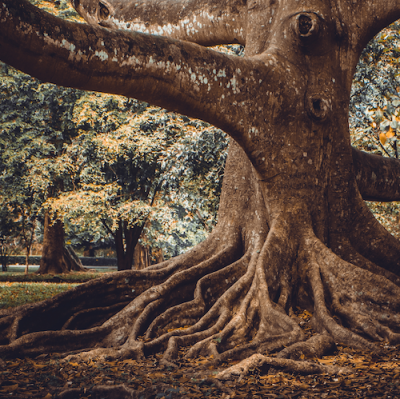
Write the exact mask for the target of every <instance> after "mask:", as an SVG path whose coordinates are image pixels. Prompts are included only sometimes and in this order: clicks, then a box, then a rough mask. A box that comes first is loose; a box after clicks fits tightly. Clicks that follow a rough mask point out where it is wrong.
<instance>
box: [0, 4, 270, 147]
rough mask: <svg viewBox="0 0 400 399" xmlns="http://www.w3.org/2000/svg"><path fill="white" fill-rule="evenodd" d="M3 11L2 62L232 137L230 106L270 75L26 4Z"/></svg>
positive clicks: (184, 45)
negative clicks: (203, 124)
mask: <svg viewBox="0 0 400 399" xmlns="http://www.w3.org/2000/svg"><path fill="white" fill-rule="evenodd" d="M1 3H2V4H1V5H0V19H1V24H0V59H1V60H2V61H4V62H6V63H9V64H10V65H12V66H14V67H16V68H18V69H20V70H22V71H24V72H26V73H29V74H30V75H32V76H34V77H37V78H39V79H41V80H44V81H49V82H52V83H55V84H57V85H61V86H69V87H75V88H78V89H83V90H95V91H102V92H107V93H112V94H120V95H124V96H127V97H134V98H137V99H139V100H144V101H147V102H150V103H152V104H155V105H159V106H161V107H164V108H167V109H169V110H173V111H177V112H179V113H182V114H186V115H188V116H192V117H195V118H199V119H203V120H206V121H208V122H210V123H212V124H214V125H216V126H218V127H220V128H221V129H223V130H226V131H228V132H230V133H231V134H232V132H233V134H232V135H234V134H235V130H237V129H236V128H235V127H236V126H238V125H239V123H238V122H239V120H238V119H240V116H239V115H237V114H236V113H232V112H230V110H231V108H232V102H233V101H234V100H235V101H237V103H239V102H242V104H244V102H248V101H249V99H250V94H249V93H255V92H256V91H257V90H259V89H260V82H261V81H262V78H264V77H265V76H266V75H268V74H267V72H268V71H267V70H266V65H265V63H264V62H262V61H260V60H249V59H243V58H239V57H234V56H228V55H225V54H221V53H218V52H215V51H213V50H210V49H207V48H204V47H202V46H198V45H196V44H192V43H189V42H185V41H177V40H174V39H169V38H165V37H160V36H152V35H147V34H143V33H129V32H121V31H110V30H108V29H104V28H100V27H96V26H89V25H85V24H77V23H71V22H67V21H63V20H61V19H59V18H56V17H54V16H51V15H50V14H48V13H45V12H43V11H41V10H39V9H38V8H36V7H34V6H32V5H31V4H29V3H28V2H27V1H26V0H3V1H2V2H1ZM249 71H251V73H249ZM260 93H262V92H261V91H260ZM253 96H254V95H253ZM252 100H253V98H252ZM244 106H245V104H244ZM260 112H261V111H260ZM252 119H253V118H252ZM252 119H251V121H252ZM251 121H250V122H251ZM243 128H244V131H246V129H248V126H243ZM237 133H238V134H237V135H236V137H235V138H237V137H239V136H240V134H239V132H237ZM239 138H240V137H239ZM239 141H240V140H239Z"/></svg>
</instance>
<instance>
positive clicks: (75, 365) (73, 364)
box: [69, 362, 79, 367]
mask: <svg viewBox="0 0 400 399" xmlns="http://www.w3.org/2000/svg"><path fill="white" fill-rule="evenodd" d="M69 364H70V365H71V366H73V367H78V366H79V364H78V363H72V362H69Z"/></svg>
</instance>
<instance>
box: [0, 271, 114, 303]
mask: <svg viewBox="0 0 400 399" xmlns="http://www.w3.org/2000/svg"><path fill="white" fill-rule="evenodd" d="M110 271H112V272H115V270H104V271H102V272H86V273H68V274H55V275H52V274H43V275H40V274H36V273H32V272H30V273H29V274H24V273H23V272H15V271H8V272H0V309H6V308H11V307H15V306H20V305H25V304H26V303H33V302H39V301H42V300H44V299H47V298H50V297H52V296H54V295H56V294H59V293H60V292H64V291H67V290H69V289H71V288H73V287H76V286H77V285H79V284H81V283H84V282H86V281H89V280H93V279H95V278H97V277H101V276H103V275H104V272H110Z"/></svg>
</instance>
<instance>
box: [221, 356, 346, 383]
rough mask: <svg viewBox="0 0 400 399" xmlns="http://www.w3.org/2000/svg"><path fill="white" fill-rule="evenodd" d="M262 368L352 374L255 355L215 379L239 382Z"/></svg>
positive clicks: (293, 371)
mask: <svg viewBox="0 0 400 399" xmlns="http://www.w3.org/2000/svg"><path fill="white" fill-rule="evenodd" d="M263 366H264V367H265V366H268V367H273V368H275V369H282V370H284V371H286V372H290V373H296V374H343V373H351V372H352V370H351V369H348V368H345V367H334V366H325V365H323V364H319V363H311V362H308V361H296V360H291V359H282V358H276V357H269V356H264V355H260V354H259V353H256V354H255V355H252V356H250V357H249V358H247V359H245V360H242V361H241V362H240V363H238V364H235V365H234V366H231V367H229V368H227V369H226V370H224V371H221V372H220V373H218V374H217V375H216V376H215V378H217V379H219V380H230V379H233V378H237V377H239V380H240V379H242V378H243V377H244V376H245V375H247V374H249V373H250V372H251V370H252V369H254V368H257V367H263Z"/></svg>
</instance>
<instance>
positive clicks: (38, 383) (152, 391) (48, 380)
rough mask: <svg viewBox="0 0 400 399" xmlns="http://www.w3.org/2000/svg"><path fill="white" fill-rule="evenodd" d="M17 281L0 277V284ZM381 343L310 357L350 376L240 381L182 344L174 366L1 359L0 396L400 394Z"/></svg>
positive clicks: (395, 367)
mask: <svg viewBox="0 0 400 399" xmlns="http://www.w3.org/2000/svg"><path fill="white" fill-rule="evenodd" d="M15 284H18V283H4V285H3V286H2V287H1V288H4V287H9V288H11V287H13V286H15ZM33 285H34V284H26V283H24V284H22V287H21V290H22V291H21V292H20V293H18V292H17V294H16V295H21V298H22V296H23V295H24V296H23V297H24V298H25V299H26V300H28V296H29V295H28V294H31V296H32V298H38V296H36V295H34V292H35V289H34V288H32V287H33ZM37 285H38V287H39V288H38V289H44V287H46V290H47V292H48V293H49V294H50V293H51V292H54V291H56V290H60V289H68V287H71V286H73V285H72V284H71V283H69V284H58V283H57V284H54V283H37ZM51 285H53V286H56V289H55V290H53V291H52V290H51V288H50V287H48V286H51ZM64 285H65V286H68V287H63V286H64ZM47 287H48V288H47ZM60 287H63V288H60ZM23 290H25V291H23ZM27 291H29V293H28V292H27ZM22 292H24V294H23V293H22ZM36 300H37V299H36ZM32 301H33V300H32ZM25 303H26V302H25ZM296 316H297V317H298V319H299V320H301V321H302V322H303V323H302V324H301V325H302V328H303V329H304V332H305V334H306V335H307V336H311V335H312V334H314V333H315V332H314V331H313V330H312V328H311V327H310V324H311V323H310V319H311V317H312V314H311V313H309V312H307V311H304V310H301V309H298V310H297V312H296ZM185 327H187V326H185ZM185 327H183V328H185ZM380 349H381V351H380V352H379V353H378V354H376V353H370V352H365V351H361V350H355V349H351V348H348V347H345V346H342V345H337V350H336V351H335V352H334V353H332V354H330V355H329V356H324V357H322V358H321V359H317V358H315V359H308V360H311V361H314V362H319V363H321V364H325V365H336V366H346V367H348V368H350V369H351V370H352V372H351V373H349V374H343V375H328V374H325V375H307V376H304V375H294V374H290V373H286V372H284V371H282V370H277V369H275V368H261V369H254V370H252V371H251V373H250V374H249V375H247V376H244V377H243V378H241V379H233V380H229V381H223V382H221V381H219V380H217V379H216V378H215V376H216V375H217V374H218V372H219V371H222V370H223V369H226V368H227V367H230V366H232V365H233V364H235V363H237V361H231V362H229V363H224V364H221V365H219V366H215V363H213V357H212V356H210V357H199V358H196V359H186V358H185V357H184V355H185V352H186V351H185V350H182V351H181V352H180V356H179V358H178V360H177V361H176V367H174V368H172V367H166V366H163V365H162V363H161V362H160V361H161V358H162V355H161V354H157V355H153V356H149V357H147V358H146V359H144V360H135V359H124V360H120V361H96V360H90V361H70V362H66V361H64V360H63V359H64V357H65V354H64V355H62V354H42V355H39V356H37V357H35V358H28V357H27V358H23V359H18V358H17V359H5V358H4V359H0V398H6V397H7V398H10V397H11V398H41V399H43V398H45V399H52V398H58V397H59V398H64V399H65V398H87V399H94V398H96V399H100V398H107V397H113V398H121V399H122V398H137V399H149V398H155V399H157V398H165V399H172V398H183V399H185V398H188V399H189V398H190V399H192V398H193V399H195V398H210V399H213V398H218V399H220V398H222V399H232V398H235V399H240V398H249V399H250V398H251V399H256V398H260V399H261V398H281V399H284V398H324V399H325V398H326V399H331V398H366V397H369V398H387V399H394V398H400V359H399V357H400V354H399V349H400V345H397V346H393V345H389V344H387V343H381V345H380ZM101 387H105V388H101ZM99 389H100V390H99ZM107 389H108V390H113V393H111V392H110V391H107Z"/></svg>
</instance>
